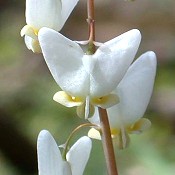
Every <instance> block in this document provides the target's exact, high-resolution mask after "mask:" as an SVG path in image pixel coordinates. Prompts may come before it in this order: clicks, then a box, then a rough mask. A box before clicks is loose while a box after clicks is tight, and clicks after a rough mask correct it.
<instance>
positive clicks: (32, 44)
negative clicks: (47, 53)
mask: <svg viewBox="0 0 175 175" xmlns="http://www.w3.org/2000/svg"><path fill="white" fill-rule="evenodd" d="M24 41H25V44H26V46H27V48H28V49H29V50H32V51H33V52H34V53H41V47H40V45H39V41H38V40H34V39H33V38H31V37H29V36H26V35H25V37H24Z"/></svg>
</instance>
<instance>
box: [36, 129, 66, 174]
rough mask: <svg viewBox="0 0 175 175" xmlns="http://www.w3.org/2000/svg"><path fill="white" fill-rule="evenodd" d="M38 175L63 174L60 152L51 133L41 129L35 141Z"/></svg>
mask: <svg viewBox="0 0 175 175" xmlns="http://www.w3.org/2000/svg"><path fill="white" fill-rule="evenodd" d="M37 153H38V169H39V175H48V174H50V175H58V174H59V175H63V173H62V171H63V169H62V168H63V166H62V165H63V162H62V157H61V153H60V151H59V149H58V146H57V144H56V142H55V140H54V138H53V137H52V135H51V134H50V133H49V132H48V131H46V130H42V131H41V132H40V134H39V136H38V141H37Z"/></svg>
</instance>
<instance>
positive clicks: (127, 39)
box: [39, 28, 141, 118]
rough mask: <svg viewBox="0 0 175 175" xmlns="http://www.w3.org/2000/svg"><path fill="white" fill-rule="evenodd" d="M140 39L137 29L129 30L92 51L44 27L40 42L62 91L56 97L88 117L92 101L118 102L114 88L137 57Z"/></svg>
mask: <svg viewBox="0 0 175 175" xmlns="http://www.w3.org/2000/svg"><path fill="white" fill-rule="evenodd" d="M140 40H141V35H140V32H139V31H138V30H137V29H133V30H131V31H128V32H126V33H124V34H122V35H120V36H118V37H116V38H114V39H112V40H110V41H108V42H106V43H104V44H102V45H101V46H100V47H99V48H98V49H97V50H96V52H95V53H94V54H93V55H88V54H87V53H84V51H83V50H82V48H81V47H80V46H79V45H78V44H77V43H76V42H74V41H71V40H69V39H68V38H66V37H64V36H63V35H61V34H60V33H58V32H55V31H54V30H51V29H48V28H42V29H41V30H40V32H39V42H40V45H41V48H42V52H43V55H44V58H45V61H46V63H47V65H48V67H49V69H50V71H51V74H52V75H53V77H54V79H55V81H56V82H57V84H58V85H59V86H60V87H61V89H62V90H63V91H59V92H57V93H56V94H55V95H54V100H55V101H57V102H59V103H61V104H62V105H65V106H67V107H73V106H79V107H78V108H77V109H78V110H77V111H78V113H79V114H80V115H81V114H82V113H83V114H84V113H85V118H87V117H88V116H89V114H90V113H91V110H92V111H93V107H92V106H93V105H95V106H100V107H102V108H108V107H110V106H112V105H114V104H116V103H117V102H118V97H117V96H116V95H115V94H111V92H112V91H113V90H114V89H115V88H116V86H117V85H118V83H119V82H120V80H121V79H122V78H123V76H124V74H125V73H126V71H127V69H128V67H129V66H130V64H131V62H132V61H133V59H134V56H135V54H136V52H137V49H138V47H139V44H140Z"/></svg>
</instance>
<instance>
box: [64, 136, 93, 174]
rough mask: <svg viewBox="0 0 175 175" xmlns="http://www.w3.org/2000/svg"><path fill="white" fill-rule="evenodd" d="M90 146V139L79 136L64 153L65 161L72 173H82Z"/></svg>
mask: <svg viewBox="0 0 175 175" xmlns="http://www.w3.org/2000/svg"><path fill="white" fill-rule="evenodd" d="M91 148H92V142H91V139H90V138H88V137H86V136H84V137H81V138H80V139H79V140H78V141H77V142H76V143H75V144H74V145H73V146H72V147H71V149H70V150H69V152H68V153H67V154H66V158H67V161H68V162H69V163H70V165H71V169H72V175H82V174H83V172H84V169H85V166H86V164H87V161H88V159H89V155H90V151H91Z"/></svg>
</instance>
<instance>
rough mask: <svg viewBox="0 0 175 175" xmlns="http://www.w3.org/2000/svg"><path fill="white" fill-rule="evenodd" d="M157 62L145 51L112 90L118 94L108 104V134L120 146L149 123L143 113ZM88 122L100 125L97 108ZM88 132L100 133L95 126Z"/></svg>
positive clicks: (91, 135) (95, 134) (126, 143)
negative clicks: (109, 105) (113, 102)
mask: <svg viewBox="0 0 175 175" xmlns="http://www.w3.org/2000/svg"><path fill="white" fill-rule="evenodd" d="M156 64H157V63H156V55H155V53H154V52H152V51H149V52H146V53H144V54H143V55H141V56H140V57H139V58H138V59H137V60H136V61H135V62H134V63H133V64H132V65H131V66H130V68H129V69H128V71H127V72H126V74H125V76H124V78H123V79H122V81H121V82H120V84H119V85H118V86H117V88H116V89H115V91H114V93H115V94H117V95H118V96H119V98H120V102H119V103H118V104H116V105H115V106H113V107H111V108H108V109H107V113H108V117H109V122H110V128H111V135H112V137H113V138H115V140H116V141H117V143H118V146H119V147H120V148H125V147H126V146H127V145H128V143H129V136H128V134H131V133H141V132H142V131H143V130H145V129H147V128H148V127H149V126H150V125H151V122H150V121H149V120H148V119H145V118H142V116H143V115H144V113H145V110H146V108H147V105H148V103H149V100H150V98H151V94H152V90H153V85H154V79H155V74H156ZM90 122H92V123H94V124H97V125H100V122H99V116H98V112H97V111H96V113H95V115H94V117H92V118H91V119H90ZM88 135H89V136H90V137H92V138H97V139H100V133H99V132H98V131H97V130H95V129H91V130H90V131H89V134H88Z"/></svg>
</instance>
